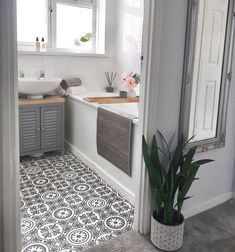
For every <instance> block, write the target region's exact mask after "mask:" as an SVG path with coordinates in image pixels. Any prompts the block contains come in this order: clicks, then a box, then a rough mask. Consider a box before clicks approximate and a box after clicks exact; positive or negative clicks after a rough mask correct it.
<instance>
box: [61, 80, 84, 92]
mask: <svg viewBox="0 0 235 252" xmlns="http://www.w3.org/2000/svg"><path fill="white" fill-rule="evenodd" d="M81 85H82V81H81V79H80V78H69V79H64V80H62V81H61V83H60V86H61V87H62V88H63V89H64V90H67V89H68V88H69V87H76V86H81Z"/></svg>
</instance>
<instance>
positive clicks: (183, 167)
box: [142, 131, 213, 251]
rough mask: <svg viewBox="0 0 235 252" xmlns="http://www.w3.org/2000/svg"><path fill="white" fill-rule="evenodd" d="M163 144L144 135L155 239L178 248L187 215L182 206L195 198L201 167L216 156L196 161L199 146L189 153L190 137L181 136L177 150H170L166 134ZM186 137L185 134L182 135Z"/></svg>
mask: <svg viewBox="0 0 235 252" xmlns="http://www.w3.org/2000/svg"><path fill="white" fill-rule="evenodd" d="M158 134H159V136H160V140H161V143H162V145H161V147H159V145H158V143H157V140H156V136H155V135H154V136H153V139H152V143H151V145H150V146H148V144H147V142H146V140H145V138H144V136H143V141H142V151H143V157H144V161H145V164H146V168H147V170H148V174H149V181H150V187H151V190H152V193H153V197H154V200H155V209H154V211H153V214H152V218H151V237H150V239H151V241H152V243H153V244H154V245H155V246H156V247H158V248H159V249H162V250H165V251H174V250H177V249H179V248H180V247H181V246H182V243H183V233H184V216H183V215H182V206H183V203H184V201H185V200H187V199H189V198H191V197H188V196H187V193H188V191H189V189H190V187H191V185H192V183H193V182H194V181H195V180H197V178H196V174H197V171H198V169H199V167H200V166H201V165H203V164H206V163H209V162H211V161H213V160H210V159H203V160H198V161H193V157H194V154H195V153H196V149H197V147H196V146H195V147H192V148H191V149H189V150H188V151H186V153H185V151H184V150H185V146H186V144H187V143H188V142H189V141H190V140H191V139H192V138H191V139H190V140H189V141H187V142H185V143H184V141H183V140H179V142H178V144H177V146H176V148H175V150H174V151H173V152H171V151H170V148H169V145H168V144H167V142H166V140H165V138H164V137H163V135H162V134H161V133H160V132H159V131H158ZM182 139H183V138H182Z"/></svg>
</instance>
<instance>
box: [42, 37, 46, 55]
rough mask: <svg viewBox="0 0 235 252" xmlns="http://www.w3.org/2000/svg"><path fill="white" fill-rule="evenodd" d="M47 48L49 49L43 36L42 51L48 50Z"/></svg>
mask: <svg viewBox="0 0 235 252" xmlns="http://www.w3.org/2000/svg"><path fill="white" fill-rule="evenodd" d="M46 50H47V45H46V43H45V40H44V38H42V43H41V51H42V52H46Z"/></svg>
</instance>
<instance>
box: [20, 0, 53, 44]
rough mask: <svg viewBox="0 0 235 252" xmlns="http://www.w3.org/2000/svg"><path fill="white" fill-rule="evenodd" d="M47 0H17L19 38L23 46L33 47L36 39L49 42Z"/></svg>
mask: <svg viewBox="0 0 235 252" xmlns="http://www.w3.org/2000/svg"><path fill="white" fill-rule="evenodd" d="M47 7H48V4H47V0H17V23H18V24H17V36H18V43H19V44H21V45H29V46H30V45H32V44H33V43H34V41H35V40H36V37H39V38H40V39H41V38H42V37H44V38H45V40H46V41H47V34H48V30H47V23H48V20H47V19H48V17H47V16H48V15H47Z"/></svg>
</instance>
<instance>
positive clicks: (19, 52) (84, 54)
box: [18, 48, 108, 58]
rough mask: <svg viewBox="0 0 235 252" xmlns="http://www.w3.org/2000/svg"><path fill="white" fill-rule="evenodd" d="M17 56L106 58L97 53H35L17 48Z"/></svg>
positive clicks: (52, 51) (50, 51)
mask: <svg viewBox="0 0 235 252" xmlns="http://www.w3.org/2000/svg"><path fill="white" fill-rule="evenodd" d="M18 55H46V56H71V57H96V58H108V56H107V55H106V54H101V53H100V54H99V53H81V52H69V51H62V50H60V51H56V50H48V51H46V52H36V51H33V50H24V49H21V48H18Z"/></svg>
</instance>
